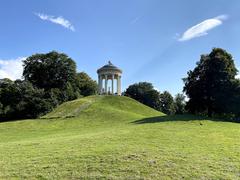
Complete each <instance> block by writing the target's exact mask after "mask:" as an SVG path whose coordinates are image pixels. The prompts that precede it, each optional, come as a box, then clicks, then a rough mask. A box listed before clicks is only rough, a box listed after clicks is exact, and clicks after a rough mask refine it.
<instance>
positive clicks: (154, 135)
mask: <svg viewBox="0 0 240 180" xmlns="http://www.w3.org/2000/svg"><path fill="white" fill-rule="evenodd" d="M0 179H240V124H237V123H228V122H217V121H210V120H203V119H201V118H198V117H195V116H190V115H189V116H186V115H185V116H164V115H163V114H162V113H160V112H157V111H155V110H153V109H151V108H148V107H146V106H144V105H142V104H140V103H138V102H136V101H134V100H132V99H130V98H126V97H112V96H103V97H100V96H92V97H87V98H83V99H80V100H76V101H72V102H68V103H65V104H63V105H61V106H60V107H58V108H57V109H56V110H55V111H53V112H52V113H49V114H48V115H46V116H44V117H43V118H42V119H39V120H24V121H15V122H6V123H0Z"/></svg>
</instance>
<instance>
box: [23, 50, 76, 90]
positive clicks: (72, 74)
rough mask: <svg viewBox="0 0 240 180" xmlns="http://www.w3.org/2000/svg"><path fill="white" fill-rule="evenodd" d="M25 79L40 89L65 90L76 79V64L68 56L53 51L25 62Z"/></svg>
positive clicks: (29, 58)
mask: <svg viewBox="0 0 240 180" xmlns="http://www.w3.org/2000/svg"><path fill="white" fill-rule="evenodd" d="M23 66H24V71H23V77H24V78H25V80H26V81H29V82H31V83H32V84H33V85H34V86H36V87H38V88H43V89H46V90H49V89H51V88H59V89H63V88H65V87H66V86H67V84H68V83H73V82H74V80H75V79H76V64H75V62H74V61H73V60H72V59H71V58H69V57H68V56H67V55H66V54H63V53H58V52H56V51H52V52H49V53H46V54H34V55H32V56H30V57H28V58H27V59H26V60H24V61H23Z"/></svg>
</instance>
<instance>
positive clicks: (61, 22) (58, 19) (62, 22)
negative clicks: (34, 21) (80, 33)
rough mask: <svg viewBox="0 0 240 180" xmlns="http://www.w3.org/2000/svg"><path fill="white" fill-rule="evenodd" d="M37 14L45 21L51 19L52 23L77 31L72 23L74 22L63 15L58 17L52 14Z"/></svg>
mask: <svg viewBox="0 0 240 180" xmlns="http://www.w3.org/2000/svg"><path fill="white" fill-rule="evenodd" d="M35 15H36V16H38V17H39V18H40V19H42V20H44V21H50V22H52V23H55V24H58V25H61V26H63V27H65V28H67V29H69V30H71V31H75V28H74V26H73V25H72V23H71V22H70V21H69V20H67V19H64V18H63V17H62V16H59V17H56V16H51V15H47V14H42V13H35Z"/></svg>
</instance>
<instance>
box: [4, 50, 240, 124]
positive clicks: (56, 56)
mask: <svg viewBox="0 0 240 180" xmlns="http://www.w3.org/2000/svg"><path fill="white" fill-rule="evenodd" d="M23 67H24V70H23V76H22V79H21V80H20V79H18V80H15V81H11V80H10V79H1V80H0V121H5V120H11V119H26V118H37V117H39V116H41V115H43V114H46V113H47V112H49V111H51V110H52V109H53V108H54V107H56V106H58V105H59V104H61V103H63V102H66V101H69V100H74V99H76V98H80V97H83V96H89V95H94V94H97V83H96V81H94V80H92V79H91V77H89V76H88V74H86V73H84V72H80V73H78V72H77V70H76V63H75V62H74V61H73V60H72V59H71V58H70V57H68V56H67V55H66V54H64V53H58V52H56V51H52V52H49V53H46V54H34V55H32V56H30V57H28V58H27V59H26V60H24V61H23ZM237 74H238V70H237V68H236V66H235V64H234V60H233V57H232V55H231V54H230V53H228V52H227V51H226V50H224V49H221V48H213V50H212V51H211V52H210V53H209V54H204V55H201V57H200V60H199V61H198V62H197V63H196V67H195V68H194V69H193V70H190V71H188V72H187V77H185V78H183V82H184V87H183V93H184V94H185V95H186V96H187V99H188V100H187V101H185V95H184V94H177V95H176V96H175V97H173V96H172V95H171V94H170V93H169V92H168V91H164V92H162V93H160V92H159V91H157V90H156V89H154V87H153V85H152V84H151V83H149V82H139V83H135V84H132V85H130V86H129V87H128V88H127V89H126V91H125V92H124V93H123V95H125V96H129V97H131V98H133V99H136V100H137V101H139V102H141V103H143V104H145V105H147V106H150V107H152V108H154V109H156V110H158V111H162V112H164V113H166V114H169V115H171V114H183V113H192V114H198V115H205V116H208V117H227V118H228V119H230V120H235V121H239V117H240V80H239V79H238V78H236V76H237Z"/></svg>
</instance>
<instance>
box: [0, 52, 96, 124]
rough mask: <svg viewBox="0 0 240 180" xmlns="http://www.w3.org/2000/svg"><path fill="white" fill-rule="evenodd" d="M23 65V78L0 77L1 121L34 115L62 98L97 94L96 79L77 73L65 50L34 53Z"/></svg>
mask: <svg viewBox="0 0 240 180" xmlns="http://www.w3.org/2000/svg"><path fill="white" fill-rule="evenodd" d="M23 67H24V70H23V79H22V80H20V79H19V80H15V81H11V80H10V79H1V80H0V121H5V120H11V119H25V118H37V117H39V116H41V115H43V114H46V113H47V112H49V111H51V110H52V109H53V108H54V107H56V106H58V105H59V104H61V103H63V102H65V101H69V100H73V99H76V98H79V97H82V96H89V95H92V94H96V91H97V83H96V82H95V81H94V80H92V79H91V78H90V77H89V76H88V75H87V74H86V73H84V72H80V73H78V72H77V70H76V64H75V62H74V61H73V60H72V59H71V58H70V57H68V56H67V55H66V54H64V53H58V52H55V51H52V52H49V53H46V54H34V55H32V56H30V57H28V58H27V59H26V60H24V61H23Z"/></svg>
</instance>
